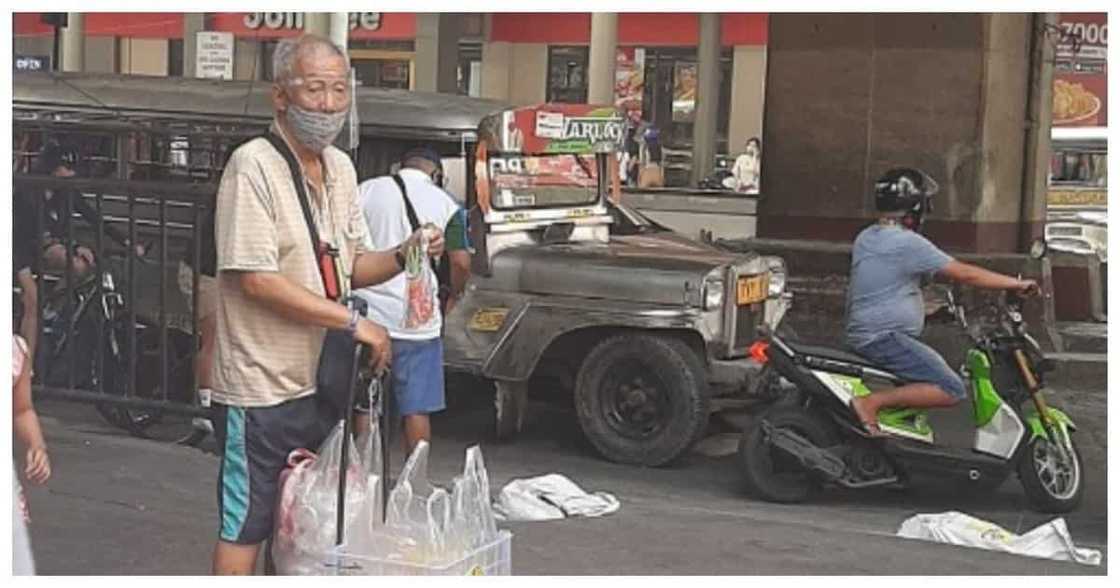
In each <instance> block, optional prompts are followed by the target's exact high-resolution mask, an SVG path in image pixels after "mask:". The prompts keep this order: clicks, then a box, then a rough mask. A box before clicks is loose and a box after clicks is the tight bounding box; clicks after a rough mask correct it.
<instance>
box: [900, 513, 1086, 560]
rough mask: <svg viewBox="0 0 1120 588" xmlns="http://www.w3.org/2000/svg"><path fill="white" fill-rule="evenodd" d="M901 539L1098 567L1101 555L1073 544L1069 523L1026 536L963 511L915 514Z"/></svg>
mask: <svg viewBox="0 0 1120 588" xmlns="http://www.w3.org/2000/svg"><path fill="white" fill-rule="evenodd" d="M897 534H898V536H899V537H906V538H909V539H922V540H925V541H934V542H937V543H949V544H952V545H963V546H966V547H978V548H980V549H989V550H992V551H1003V552H1007V553H1014V554H1017V555H1025V556H1028V557H1039V558H1044V559H1054V560H1060V561H1074V562H1077V563H1081V564H1086V565H1093V566H1098V565H1100V563H1101V552H1100V551H1098V550H1096V549H1087V548H1083V547H1078V546H1076V545H1074V544H1073V537H1071V536H1070V534H1069V529H1068V528H1067V527H1066V521H1065V519H1062V518H1057V519H1054V520H1052V521H1050V522H1048V523H1045V524H1042V525H1039V526H1037V527H1035V528H1034V529H1032V530H1031V531H1028V532H1027V533H1026V534H1023V535H1016V534H1014V533H1012V532H1010V531H1008V530H1006V529H1004V528H1003V527H1000V526H998V525H996V524H995V523H991V522H988V521H985V520H982V519H978V518H976V517H973V516H969V515H967V514H964V513H962V512H956V511H949V512H943V513H940V514H919V515H914V516H912V517H910V518H908V519H906V520H905V521H903V522H902V526H900V527H899V528H898V533H897Z"/></svg>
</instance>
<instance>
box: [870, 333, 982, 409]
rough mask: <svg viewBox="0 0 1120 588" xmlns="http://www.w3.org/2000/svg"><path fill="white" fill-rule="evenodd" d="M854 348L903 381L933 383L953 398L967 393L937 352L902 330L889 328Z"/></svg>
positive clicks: (959, 398) (955, 374) (960, 397)
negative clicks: (889, 329) (888, 331)
mask: <svg viewBox="0 0 1120 588" xmlns="http://www.w3.org/2000/svg"><path fill="white" fill-rule="evenodd" d="M856 352H857V353H859V354H860V355H862V356H863V357H865V358H867V359H868V360H870V361H871V362H873V363H874V364H875V365H877V366H880V367H882V368H883V369H885V370H887V371H889V372H891V373H892V374H894V375H896V376H898V377H900V378H902V379H903V380H906V381H907V382H921V383H928V384H936V385H937V386H938V387H939V388H941V389H942V390H944V391H946V392H948V393H949V395H950V396H952V397H953V398H955V399H957V401H961V400H964V399H965V397H966V396H967V395H968V392H967V391H966V389H965V385H964V380H962V379H961V377H960V376H959V375H957V373H956V372H955V371H953V368H951V367H949V364H948V363H946V362H945V359H944V358H942V357H941V354H939V353H937V352H936V351H934V350H933V348H931V347H930V346H928V345H926V344H925V343H922V342H921V341H919V340H917V339H915V338H914V337H911V336H910V335H907V334H905V333H899V332H894V331H892V332H890V333H886V334H884V335H880V336H879V337H876V338H875V339H873V340H872V341H871V342H870V343H868V344H866V345H862V346H860V347H858V348H857V349H856Z"/></svg>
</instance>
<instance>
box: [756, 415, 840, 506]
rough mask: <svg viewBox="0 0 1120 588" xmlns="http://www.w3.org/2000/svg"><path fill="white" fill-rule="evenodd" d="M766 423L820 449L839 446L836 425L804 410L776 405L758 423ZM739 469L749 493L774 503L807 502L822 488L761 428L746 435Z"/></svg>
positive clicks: (797, 461)
mask: <svg viewBox="0 0 1120 588" xmlns="http://www.w3.org/2000/svg"><path fill="white" fill-rule="evenodd" d="M762 421H765V422H767V423H769V425H770V427H771V428H772V429H774V430H778V429H786V430H789V431H792V432H794V433H797V434H798V435H800V436H801V437H803V438H805V439H806V440H808V441H809V442H810V443H812V444H813V445H816V446H817V447H829V446H831V445H834V444H835V442H834V439H835V436H836V434H835V431H834V427H833V425H832V423H831V422H829V421H828V420H827V419H824V418H822V417H820V416H818V415H817V414H815V413H812V412H807V411H806V410H805V409H804V408H802V407H800V406H788V405H784V404H778V405H775V406H774V407H772V408H770V409H769V410H767V411H766V412H765V413H764V414H763V415H762V417H761V418H760V419H759V420H758V422H759V423H761V422H762ZM739 466H740V468H741V470H742V472H743V480H744V482H745V483H746V486H747V489H748V490H749V491H750V492H751V493H752V494H754V495H755V496H758V497H759V498H762V499H763V500H768V501H770V502H786V503H793V502H804V501H805V500H806V499H808V498H809V497H810V496H811V495H812V493H813V492H814V491H815V490H817V489H818V488H819V487H820V482H819V481H818V480H817V479H816V478H814V477H813V475H812V474H810V473H809V472H808V471H807V470H806V469H805V467H804V466H802V465H801V463H800V461H799V460H798V459H797V458H795V457H793V456H792V455H789V454H787V453H786V452H784V451H783V450H781V449H778V448H777V447H774V446H773V444H772V443H771V442H770V439H769V435H768V434H767V433H766V431H765V430H764V428H763V427H762V426H761V425H760V424H759V425H754V426H752V427H751V428H750V429H748V430H746V431H744V432H743V438H742V440H741V441H740V442H739Z"/></svg>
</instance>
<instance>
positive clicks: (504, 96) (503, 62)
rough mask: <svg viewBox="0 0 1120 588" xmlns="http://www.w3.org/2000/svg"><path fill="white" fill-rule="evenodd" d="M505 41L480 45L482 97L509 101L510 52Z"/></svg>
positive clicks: (509, 47) (510, 46)
mask: <svg viewBox="0 0 1120 588" xmlns="http://www.w3.org/2000/svg"><path fill="white" fill-rule="evenodd" d="M511 49H512V44H511V43H509V42H507V41H490V42H487V43H483V44H482V97H483V98H493V99H494V100H509V72H510V65H511V61H510V51H511Z"/></svg>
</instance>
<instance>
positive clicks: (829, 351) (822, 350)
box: [787, 343, 881, 369]
mask: <svg viewBox="0 0 1120 588" xmlns="http://www.w3.org/2000/svg"><path fill="white" fill-rule="evenodd" d="M787 345H789V346H790V348H791V349H793V350H794V351H795V352H796V353H797V354H798V355H808V356H811V357H819V358H821V359H831V360H834V361H842V362H845V363H854V364H856V365H861V366H867V367H872V368H878V367H879V366H877V365H875V364H874V363H872V362H871V361H869V360H867V359H865V358H863V357H862V356H860V355H856V354H855V353H853V352H851V351H845V350H843V349H835V348H833V347H820V346H817V345H805V344H804V343H787ZM880 369H881V368H880Z"/></svg>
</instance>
